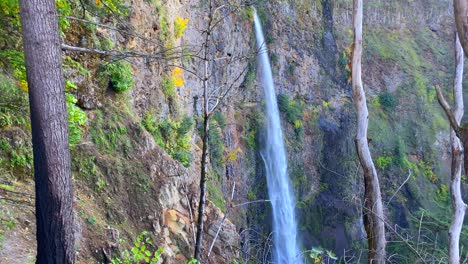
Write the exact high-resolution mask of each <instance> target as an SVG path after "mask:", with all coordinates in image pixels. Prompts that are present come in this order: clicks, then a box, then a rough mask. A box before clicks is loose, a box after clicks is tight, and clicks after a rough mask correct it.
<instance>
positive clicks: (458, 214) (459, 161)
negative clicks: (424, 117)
mask: <svg viewBox="0 0 468 264" xmlns="http://www.w3.org/2000/svg"><path fill="white" fill-rule="evenodd" d="M455 57H456V73H455V80H454V85H453V95H454V99H455V102H454V109H453V115H454V117H455V120H456V122H457V124H458V125H460V122H461V119H462V117H463V112H464V106H463V85H462V82H463V59H464V58H463V57H464V54H463V49H462V46H461V44H460V41H459V38H458V34H455ZM450 143H451V146H452V176H451V178H452V181H451V183H450V192H451V196H452V223H451V225H450V231H449V263H450V264H458V263H460V252H459V248H460V246H459V241H460V233H461V229H462V226H463V219H464V217H465V210H466V205H465V203H464V202H463V199H462V195H461V187H460V184H461V175H462V167H463V156H464V154H463V146H462V144H461V142H460V139H459V138H458V137H457V136H456V134H455V131H454V130H453V128H452V129H450Z"/></svg>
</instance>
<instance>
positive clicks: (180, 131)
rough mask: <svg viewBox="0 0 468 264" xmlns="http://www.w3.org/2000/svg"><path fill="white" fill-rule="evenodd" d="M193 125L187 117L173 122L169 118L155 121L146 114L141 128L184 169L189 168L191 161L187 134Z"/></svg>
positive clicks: (189, 136) (189, 137) (191, 120)
mask: <svg viewBox="0 0 468 264" xmlns="http://www.w3.org/2000/svg"><path fill="white" fill-rule="evenodd" d="M193 124H194V122H193V119H192V118H190V117H189V116H184V117H183V118H182V119H181V120H175V121H173V120H172V119H170V118H168V119H165V120H160V121H156V120H155V118H154V116H153V115H151V114H146V115H145V117H144V118H143V120H142V125H143V127H145V129H146V130H147V131H148V132H149V133H150V134H151V135H152V136H153V137H154V139H155V141H156V143H157V144H158V145H159V146H160V147H161V148H163V149H164V150H165V151H166V152H167V153H169V155H170V156H171V157H172V158H174V159H175V160H178V161H179V162H180V163H182V165H184V166H185V167H189V166H190V163H191V162H192V159H193V157H192V153H191V152H192V148H191V146H190V139H191V135H190V133H189V132H190V131H191V130H192V127H193Z"/></svg>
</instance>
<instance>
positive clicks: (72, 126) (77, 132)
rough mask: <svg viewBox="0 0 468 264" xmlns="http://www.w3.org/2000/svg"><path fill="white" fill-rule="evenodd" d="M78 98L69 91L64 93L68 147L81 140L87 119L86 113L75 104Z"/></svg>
mask: <svg viewBox="0 0 468 264" xmlns="http://www.w3.org/2000/svg"><path fill="white" fill-rule="evenodd" d="M77 101H78V100H77V99H76V98H75V96H73V95H72V94H70V93H67V94H66V102H67V112H68V127H69V129H68V135H69V144H70V147H72V148H73V147H74V146H75V145H76V144H78V143H79V142H80V140H81V137H82V135H83V130H84V128H85V125H86V121H87V120H88V116H87V114H86V113H85V112H84V111H83V110H82V109H81V108H79V107H78V106H77V105H76V102H77Z"/></svg>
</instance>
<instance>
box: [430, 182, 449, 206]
mask: <svg viewBox="0 0 468 264" xmlns="http://www.w3.org/2000/svg"><path fill="white" fill-rule="evenodd" d="M449 194H450V193H449V189H448V187H447V185H445V184H441V185H440V187H439V188H438V189H437V191H436V196H435V198H434V199H435V200H436V201H438V202H442V203H448V202H449V201H450V195H449Z"/></svg>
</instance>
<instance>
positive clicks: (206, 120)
mask: <svg viewBox="0 0 468 264" xmlns="http://www.w3.org/2000/svg"><path fill="white" fill-rule="evenodd" d="M209 5H210V7H209V8H210V9H209V14H208V26H207V28H206V32H205V34H206V37H205V43H203V49H204V55H203V63H204V71H203V133H204V134H203V146H202V158H201V164H200V166H201V173H200V200H199V202H198V219H197V236H196V241H195V253H194V258H195V259H196V260H198V263H201V258H200V255H201V249H202V245H203V214H204V212H205V204H206V174H207V166H208V164H207V163H208V139H209V135H210V116H211V115H210V110H209V109H208V107H209V100H208V97H209V95H208V79H209V77H208V75H209V74H208V66H209V65H208V64H209V63H208V52H209V49H208V47H209V41H210V38H211V30H212V28H211V23H212V21H213V6H212V2H211V1H210V3H209Z"/></svg>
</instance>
